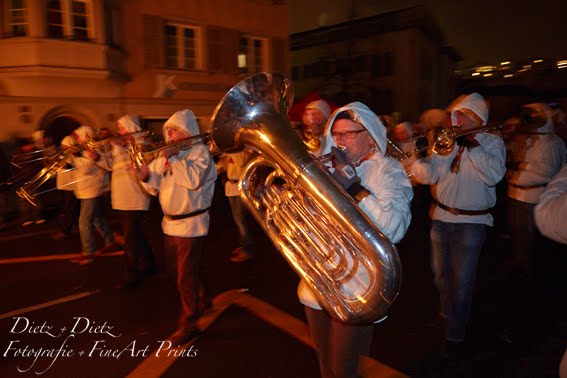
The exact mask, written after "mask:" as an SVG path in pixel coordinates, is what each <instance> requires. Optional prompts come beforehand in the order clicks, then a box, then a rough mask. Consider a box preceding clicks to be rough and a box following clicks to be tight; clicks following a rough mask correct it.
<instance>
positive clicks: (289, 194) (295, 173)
mask: <svg viewBox="0 0 567 378" xmlns="http://www.w3.org/2000/svg"><path fill="white" fill-rule="evenodd" d="M292 102H293V90H292V84H291V82H290V81H289V80H288V79H287V78H286V77H284V76H283V75H281V74H276V73H259V74H256V75H253V76H251V77H249V78H247V79H245V80H243V81H241V82H240V83H239V84H237V85H236V86H234V87H233V88H232V89H231V90H230V91H229V92H228V93H227V94H226V95H225V96H224V98H223V99H222V100H221V102H220V103H219V104H218V105H217V107H216V109H215V111H214V113H213V116H212V118H211V132H212V134H213V139H214V142H215V143H216V145H217V146H218V147H219V148H220V149H221V150H222V151H227V152H229V151H236V150H241V149H243V148H254V149H255V150H258V151H260V152H261V154H260V155H259V156H258V157H257V158H255V159H254V160H252V161H251V162H249V164H248V165H247V167H246V169H245V173H244V175H243V177H242V178H241V181H240V187H241V196H242V199H243V201H244V203H245V205H246V206H247V208H248V209H249V210H250V212H251V213H252V214H253V216H254V217H255V219H256V220H257V221H258V223H259V224H260V225H261V226H262V227H263V229H264V230H265V232H266V233H267V235H268V236H269V237H270V239H271V240H272V242H273V243H274V245H275V246H276V248H277V249H278V250H279V251H280V252H281V253H282V255H283V256H284V258H285V259H286V260H287V261H288V263H289V264H290V265H291V266H292V267H293V268H294V269H295V271H296V272H297V273H298V274H299V275H300V276H301V277H302V278H303V280H304V281H305V282H306V283H307V285H308V286H309V287H310V289H311V290H312V292H313V293H314V295H315V296H316V298H317V300H318V302H319V303H320V304H321V306H322V307H323V308H324V309H325V310H326V311H328V312H329V314H331V316H333V317H335V318H337V319H340V320H343V321H348V322H352V323H363V322H364V323H371V322H374V321H376V320H378V319H380V318H382V317H383V316H384V314H385V313H386V311H387V309H388V307H389V306H390V305H391V304H392V302H393V301H394V299H395V298H396V296H397V295H398V292H399V288H400V283H401V267H400V260H399V257H398V254H397V251H396V248H395V246H394V245H393V244H392V243H391V242H390V241H389V240H388V238H386V236H384V234H383V233H382V232H380V230H379V229H378V228H376V226H375V225H374V224H373V223H372V221H370V219H369V218H368V217H367V216H366V215H365V214H364V213H363V212H362V211H361V210H360V208H359V207H358V205H357V204H356V203H355V202H354V201H353V199H352V198H351V197H350V196H349V195H348V194H347V193H346V192H345V191H344V190H343V189H342V187H341V186H340V185H339V184H338V183H337V182H336V181H335V180H334V179H333V177H332V176H331V175H330V173H329V171H328V170H327V169H326V168H325V167H324V166H323V165H322V164H321V162H320V161H319V160H318V159H316V158H314V157H313V156H312V154H310V153H309V152H307V151H306V148H305V146H304V145H303V142H302V140H301V138H300V137H299V136H298V135H297V133H296V132H295V131H294V130H293V128H292V127H291V125H290V123H289V120H288V118H287V112H288V109H289V106H290V105H291V103H292Z"/></svg>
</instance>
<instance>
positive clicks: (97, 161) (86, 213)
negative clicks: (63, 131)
mask: <svg viewBox="0 0 567 378" xmlns="http://www.w3.org/2000/svg"><path fill="white" fill-rule="evenodd" d="M72 135H73V138H74V139H75V141H76V143H77V144H80V145H83V146H84V148H83V149H82V150H81V151H80V152H78V153H77V154H76V156H74V157H73V160H72V162H73V166H74V167H75V168H76V170H75V180H76V183H75V196H76V197H77V198H78V199H79V200H80V202H81V211H80V215H79V232H80V234H81V245H82V248H83V251H82V253H81V256H79V257H78V258H76V259H73V260H71V261H72V262H74V263H77V264H80V265H85V264H89V263H91V262H93V260H94V256H95V252H98V253H106V252H114V251H119V250H120V249H121V247H120V245H119V244H118V243H116V241H115V239H114V233H113V232H112V229H111V227H110V225H109V223H108V221H107V219H106V216H105V214H104V211H103V208H102V200H103V196H104V193H106V192H108V190H109V187H108V186H109V185H108V175H107V173H106V169H105V167H106V166H107V163H106V162H105V161H103V160H102V157H101V155H100V154H99V153H97V152H96V151H94V150H92V149H90V148H89V147H87V146H86V143H87V141H89V140H90V139H91V138H92V137H93V130H92V129H91V128H90V127H89V126H84V125H83V126H80V127H79V128H77V129H76V130H75V131H73V133H72ZM95 228H96V229H97V230H98V231H99V232H100V234H101V236H102V237H103V239H104V242H105V246H104V247H103V248H102V249H100V250H98V251H97V248H96V238H95V233H94V230H95Z"/></svg>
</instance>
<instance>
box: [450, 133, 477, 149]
mask: <svg viewBox="0 0 567 378" xmlns="http://www.w3.org/2000/svg"><path fill="white" fill-rule="evenodd" d="M456 142H457V145H459V146H463V147H468V148H474V147H478V146H480V143H478V141H477V140H476V138H475V135H474V134H472V135H463V136H460V137H458V138H457V140H456Z"/></svg>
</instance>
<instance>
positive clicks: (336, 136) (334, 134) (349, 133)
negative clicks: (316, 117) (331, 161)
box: [331, 129, 368, 140]
mask: <svg viewBox="0 0 567 378" xmlns="http://www.w3.org/2000/svg"><path fill="white" fill-rule="evenodd" d="M364 131H368V130H366V129H360V130H353V131H345V132H344V133H337V132H331V137H333V139H334V140H337V139H339V138H346V139H356V137H357V136H358V134H360V133H362V132H364Z"/></svg>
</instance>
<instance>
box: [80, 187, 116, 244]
mask: <svg viewBox="0 0 567 378" xmlns="http://www.w3.org/2000/svg"><path fill="white" fill-rule="evenodd" d="M102 199H103V197H102V196H100V197H96V198H87V199H81V213H80V215H79V231H80V233H81V245H82V247H83V254H86V255H92V254H94V253H95V251H96V237H95V233H94V230H95V227H96V229H97V230H98V231H99V232H100V234H101V235H102V237H103V238H104V242H105V243H106V244H107V245H108V244H112V243H114V233H113V232H112V229H111V228H110V226H109V225H108V222H107V221H106V217H105V216H104V211H103V209H102V204H103V202H102Z"/></svg>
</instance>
